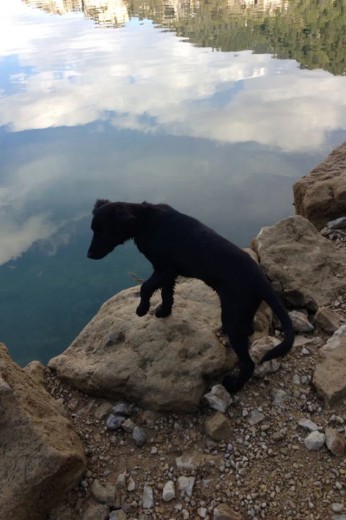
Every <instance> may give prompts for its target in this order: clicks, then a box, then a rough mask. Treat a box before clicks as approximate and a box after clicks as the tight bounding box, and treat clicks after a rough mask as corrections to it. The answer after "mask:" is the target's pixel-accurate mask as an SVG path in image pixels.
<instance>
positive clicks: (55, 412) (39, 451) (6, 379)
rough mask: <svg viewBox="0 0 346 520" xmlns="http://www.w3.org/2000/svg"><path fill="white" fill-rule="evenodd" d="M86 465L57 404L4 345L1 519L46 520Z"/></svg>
mask: <svg viewBox="0 0 346 520" xmlns="http://www.w3.org/2000/svg"><path fill="white" fill-rule="evenodd" d="M85 462H86V461H85V457H84V449H83V447H82V445H81V443H80V440H79V437H78V436H77V434H76V433H74V431H73V430H72V426H71V424H70V423H69V421H68V420H67V419H66V418H65V417H64V416H63V415H62V414H61V410H60V407H59V405H58V403H57V402H56V401H55V400H54V399H53V398H52V397H51V396H50V395H49V394H48V393H47V392H46V391H45V389H44V388H43V386H42V384H41V382H40V381H37V380H36V379H34V378H33V377H31V376H30V375H28V373H26V371H25V370H23V369H21V368H19V367H18V366H17V365H16V364H15V363H14V362H13V361H12V360H11V358H10V356H9V355H8V352H7V349H6V347H5V345H3V344H0V518H1V519H4V520H5V519H6V520H7V519H8V520H10V519H11V520H41V519H42V520H43V519H44V518H46V515H47V513H48V512H49V511H50V509H51V508H52V507H53V506H54V505H55V504H57V503H58V502H59V501H60V500H61V499H62V498H63V497H64V494H65V493H66V491H67V490H68V489H70V488H71V487H73V486H75V485H76V484H77V483H78V482H79V480H80V478H81V476H82V474H83V472H84V471H85Z"/></svg>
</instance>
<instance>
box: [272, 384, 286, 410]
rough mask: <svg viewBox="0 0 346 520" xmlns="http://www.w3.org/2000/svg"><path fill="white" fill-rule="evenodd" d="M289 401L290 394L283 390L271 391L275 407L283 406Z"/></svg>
mask: <svg viewBox="0 0 346 520" xmlns="http://www.w3.org/2000/svg"><path fill="white" fill-rule="evenodd" d="M287 399H288V394H287V392H285V390H282V389H281V388H273V389H272V391H271V400H272V403H273V404H274V405H275V406H282V405H283V404H285V402H286V401H287Z"/></svg>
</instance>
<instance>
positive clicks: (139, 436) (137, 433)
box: [132, 426, 147, 448]
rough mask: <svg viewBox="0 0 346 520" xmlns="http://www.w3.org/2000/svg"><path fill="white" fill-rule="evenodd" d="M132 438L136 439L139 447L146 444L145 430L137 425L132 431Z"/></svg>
mask: <svg viewBox="0 0 346 520" xmlns="http://www.w3.org/2000/svg"><path fill="white" fill-rule="evenodd" d="M132 439H133V440H134V441H135V444H136V446H138V447H139V448H140V447H142V446H144V444H145V443H146V440H147V438H146V435H145V431H144V430H143V429H142V428H140V427H139V426H135V427H134V429H133V432H132Z"/></svg>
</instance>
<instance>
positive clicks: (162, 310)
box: [155, 305, 172, 318]
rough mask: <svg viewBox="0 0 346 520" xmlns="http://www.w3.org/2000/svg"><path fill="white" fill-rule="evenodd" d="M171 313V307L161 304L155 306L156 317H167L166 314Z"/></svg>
mask: <svg viewBox="0 0 346 520" xmlns="http://www.w3.org/2000/svg"><path fill="white" fill-rule="evenodd" d="M171 313H172V309H171V308H167V307H164V306H163V305H159V306H158V307H157V308H156V311H155V316H156V317H157V318H167V317H168V316H170V314H171Z"/></svg>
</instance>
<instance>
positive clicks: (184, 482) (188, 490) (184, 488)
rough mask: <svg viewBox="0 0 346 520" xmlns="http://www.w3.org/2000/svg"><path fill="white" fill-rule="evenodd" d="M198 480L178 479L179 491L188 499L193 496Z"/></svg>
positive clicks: (189, 478) (190, 478) (191, 478)
mask: <svg viewBox="0 0 346 520" xmlns="http://www.w3.org/2000/svg"><path fill="white" fill-rule="evenodd" d="M195 482H196V478H195V477H185V476H182V477H178V489H179V491H180V492H181V493H182V494H185V495H187V496H188V497H191V496H192V493H193V487H194V485H195Z"/></svg>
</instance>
